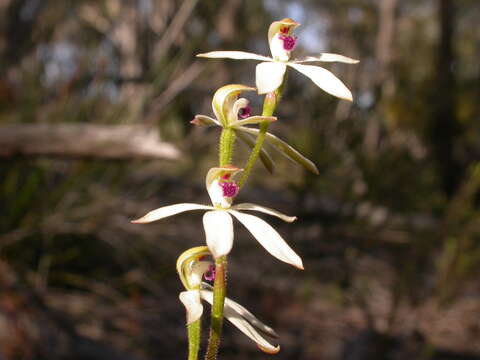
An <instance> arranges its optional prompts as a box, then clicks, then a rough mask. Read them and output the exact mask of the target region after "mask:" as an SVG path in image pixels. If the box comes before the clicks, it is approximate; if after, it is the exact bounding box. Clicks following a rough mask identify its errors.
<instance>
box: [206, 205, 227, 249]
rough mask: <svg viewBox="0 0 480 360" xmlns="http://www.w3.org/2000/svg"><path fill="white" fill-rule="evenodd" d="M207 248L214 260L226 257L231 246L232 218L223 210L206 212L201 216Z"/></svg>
mask: <svg viewBox="0 0 480 360" xmlns="http://www.w3.org/2000/svg"><path fill="white" fill-rule="evenodd" d="M203 227H204V229H205V235H206V237H207V246H208V248H209V249H210V252H211V253H212V255H213V256H214V257H215V258H218V257H220V256H223V255H227V254H228V253H229V252H230V250H232V246H233V221H232V217H231V216H230V215H229V214H228V213H227V212H226V211H223V210H214V211H208V212H206V213H205V215H203Z"/></svg>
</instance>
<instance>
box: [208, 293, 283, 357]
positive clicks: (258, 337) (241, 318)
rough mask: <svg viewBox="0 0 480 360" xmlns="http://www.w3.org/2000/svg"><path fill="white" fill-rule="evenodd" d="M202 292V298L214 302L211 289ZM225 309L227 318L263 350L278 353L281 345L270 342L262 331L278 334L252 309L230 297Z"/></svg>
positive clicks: (272, 334)
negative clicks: (253, 312) (255, 314)
mask: <svg viewBox="0 0 480 360" xmlns="http://www.w3.org/2000/svg"><path fill="white" fill-rule="evenodd" d="M200 294H201V297H202V299H204V300H205V301H207V302H208V303H210V304H212V303H213V293H212V292H211V291H209V290H201V291H200ZM224 309H225V310H224V314H225V317H226V318H227V320H228V321H230V322H231V323H232V324H233V325H235V326H236V327H237V328H238V329H239V330H240V331H241V332H242V333H244V334H245V335H246V336H248V337H249V338H250V339H251V340H253V341H254V342H255V343H256V344H257V346H258V347H259V348H260V349H261V350H262V351H264V352H266V353H269V354H276V353H278V352H279V351H280V346H279V345H277V346H274V345H272V344H270V342H269V341H268V340H267V339H265V337H264V336H262V334H260V332H263V333H264V334H266V335H269V336H271V337H278V335H277V334H276V333H275V331H274V330H273V329H272V328H270V327H269V326H267V325H265V324H264V323H262V322H261V321H260V320H258V319H257V318H256V317H255V316H254V315H253V314H252V313H251V312H250V311H248V310H247V309H245V308H244V307H243V306H242V305H240V304H238V303H236V302H235V301H233V300H231V299H229V298H226V299H225V308H224ZM259 331H260V332H259Z"/></svg>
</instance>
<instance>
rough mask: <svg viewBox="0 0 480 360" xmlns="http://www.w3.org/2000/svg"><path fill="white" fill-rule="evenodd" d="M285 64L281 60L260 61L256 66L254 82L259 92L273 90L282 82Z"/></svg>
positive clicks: (285, 68) (264, 92)
mask: <svg viewBox="0 0 480 360" xmlns="http://www.w3.org/2000/svg"><path fill="white" fill-rule="evenodd" d="M286 70H287V66H286V65H285V64H284V63H282V62H262V63H260V64H258V65H257V68H256V75H255V76H256V83H257V90H258V93H259V94H266V93H269V92H272V91H275V90H276V89H277V88H278V87H279V86H280V85H282V82H283V76H284V75H285V71H286Z"/></svg>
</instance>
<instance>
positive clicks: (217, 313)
mask: <svg viewBox="0 0 480 360" xmlns="http://www.w3.org/2000/svg"><path fill="white" fill-rule="evenodd" d="M226 285H227V257H226V256H221V257H219V258H217V259H215V282H214V284H213V304H212V316H211V320H210V338H209V340H208V348H207V352H206V354H205V360H216V359H217V354H218V348H219V347H220V339H221V337H222V325H223V306H224V303H225V294H226V289H227V286H226Z"/></svg>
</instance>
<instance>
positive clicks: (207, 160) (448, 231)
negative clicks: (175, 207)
mask: <svg viewBox="0 0 480 360" xmlns="http://www.w3.org/2000/svg"><path fill="white" fill-rule="evenodd" d="M286 16H288V17H292V18H294V19H295V20H296V21H298V22H300V23H301V24H302V26H301V27H300V28H299V29H298V32H297V35H298V36H299V42H298V44H299V45H298V46H297V49H296V50H295V54H296V55H297V56H298V57H301V55H302V54H314V53H316V52H317V53H318V52H338V53H341V54H345V55H347V56H350V57H354V58H358V59H360V60H361V62H360V64H358V65H356V66H347V65H342V64H338V65H334V64H332V65H328V66H327V67H328V68H329V69H331V70H332V71H334V72H335V74H338V76H339V77H340V78H341V79H342V80H344V82H345V83H346V84H347V86H348V87H349V88H350V89H351V90H352V92H353V94H354V97H355V101H354V102H353V103H352V104H350V103H348V102H345V101H338V100H337V99H335V98H333V97H331V96H328V95H326V94H325V93H322V92H321V91H319V90H318V88H317V87H316V86H314V85H312V84H310V83H309V82H308V81H307V80H306V79H305V78H304V77H302V76H301V75H299V74H296V73H294V72H290V73H289V78H288V84H287V90H286V94H285V96H284V98H283V100H282V103H281V104H280V107H279V108H278V114H277V115H278V117H279V121H277V122H276V123H275V124H274V125H272V128H271V130H272V132H273V133H276V134H278V135H280V136H281V137H282V138H284V139H286V140H288V141H289V142H290V143H291V144H292V145H294V146H295V147H296V148H297V149H299V150H300V151H301V152H302V153H303V154H305V155H307V156H308V157H309V158H311V159H312V160H313V161H314V162H315V163H316V164H317V166H318V168H319V170H320V176H314V175H311V174H308V173H306V172H304V171H303V170H302V169H300V168H298V167H296V166H295V165H294V164H291V163H288V161H287V160H285V159H282V158H275V162H276V165H277V170H276V174H275V175H273V176H271V175H269V174H268V173H267V172H266V171H265V170H264V169H262V168H261V166H260V165H259V166H258V169H257V172H256V176H255V177H254V178H253V179H252V181H251V183H249V184H247V186H246V187H245V190H243V191H242V193H241V194H240V198H241V199H243V200H251V199H252V198H254V199H255V201H256V202H258V203H261V204H264V205H266V206H271V207H273V208H279V209H282V210H284V211H285V212H286V213H289V214H295V215H297V216H298V217H299V218H300V220H299V221H298V223H297V226H296V228H295V229H293V228H292V227H288V226H284V225H280V224H279V226H281V230H280V231H281V232H282V234H285V236H286V238H287V239H289V241H290V242H291V243H292V246H293V247H294V248H295V249H296V250H298V251H299V253H301V254H302V255H303V257H304V258H305V268H306V271H305V272H304V273H302V274H298V273H294V272H293V271H292V272H290V270H289V269H286V268H285V267H284V266H282V265H281V264H278V263H276V262H275V261H274V260H270V259H266V258H265V259H264V257H263V255H264V254H263V252H262V250H261V249H258V248H257V247H256V244H254V243H253V242H252V241H250V239H249V237H248V236H247V234H245V233H243V232H242V231H239V232H238V235H237V237H238V241H236V243H235V247H234V250H233V253H232V256H231V258H232V260H231V271H230V276H229V279H230V280H229V291H231V295H232V296H231V297H232V298H238V300H239V301H240V302H241V303H242V304H244V305H245V306H246V307H247V308H251V309H252V310H254V312H255V313H258V314H259V316H260V318H262V319H263V320H266V321H268V322H269V323H271V324H273V325H274V326H275V328H276V329H278V330H279V333H280V335H281V342H282V346H283V350H282V352H281V353H280V354H279V355H277V357H278V358H279V359H320V358H321V359H340V358H343V359H364V358H369V359H373V358H375V356H373V355H372V356H370V357H366V355H365V354H368V351H373V352H376V356H377V358H379V359H380V358H382V359H384V358H388V359H390V358H392V359H393V358H394V356H397V358H398V356H400V358H405V357H407V356H410V357H412V358H421V356H422V358H429V357H430V358H435V356H438V357H439V358H440V357H441V356H447V357H443V359H447V358H452V359H453V358H455V356H460V354H461V353H466V352H476V353H477V354H479V353H480V344H479V342H478V337H479V325H478V320H477V319H478V312H479V311H480V305H479V304H480V302H479V301H478V300H479V296H480V286H479V285H480V283H479V282H478V276H477V273H478V271H477V269H478V266H479V265H480V237H479V236H480V224H479V221H478V215H479V201H478V199H479V186H480V170H479V169H480V167H479V166H480V164H479V163H478V162H479V157H480V147H479V144H480V105H479V104H480V103H479V101H478V99H479V98H480V67H479V63H478V59H477V58H478V55H479V54H480V33H479V32H478V30H477V28H478V19H479V18H480V3H479V2H478V0H477V1H476V0H462V1H454V0H436V1H430V2H424V1H414V0H403V1H400V0H381V1H372V0H341V1H340V0H324V1H289V2H286V1H270V0H265V1H263V2H262V1H254V0H249V1H239V0H225V1H200V0H183V1H174V0H160V1H154V0H101V1H91V0H75V1H59V0H58V1H57V0H3V1H1V0H0V137H1V136H2V135H1V126H3V125H7V124H9V125H12V124H15V125H18V126H19V127H20V126H22V125H24V124H46V123H48V124H52V125H55V124H65V123H73V124H87V123H88V124H104V125H112V126H114V125H120V124H139V125H145V126H152V127H154V129H155V130H156V131H158V132H159V134H160V136H161V137H162V139H164V140H165V141H169V142H171V143H173V144H175V145H176V146H177V147H178V148H179V149H180V151H181V152H182V156H181V158H180V159H178V160H177V161H168V160H148V161H147V160H138V159H134V158H132V159H131V160H125V159H123V160H108V161H107V160H100V159H95V158H90V159H78V158H72V157H70V156H69V155H68V151H67V150H68V149H66V153H65V156H63V157H45V156H42V157H18V156H17V157H15V156H5V157H3V155H2V158H1V159H2V160H1V162H0V251H1V253H0V310H1V313H0V358H5V359H17V358H22V359H43V358H45V359H46V358H48V359H52V358H69V359H70V358H71V359H90V358H92V359H96V358H102V359H134V358H136V357H139V358H140V357H144V358H155V357H160V358H181V357H183V356H184V355H185V348H186V346H185V345H186V342H185V333H184V328H183V325H184V313H183V309H182V307H181V304H180V303H179V302H178V301H177V294H178V292H179V291H180V290H181V285H180V284H178V283H177V277H176V275H175V270H174V264H175V260H176V256H178V254H180V253H181V252H182V251H183V250H184V249H185V248H186V247H187V246H193V245H194V244H195V245H198V244H202V243H203V242H204V239H203V234H201V233H200V231H201V226H200V225H201V219H200V217H199V215H196V214H193V215H185V216H182V217H178V218H175V220H166V221H164V222H160V223H158V224H154V225H149V226H139V225H136V226H135V225H131V224H130V223H129V220H130V219H132V218H135V217H137V216H138V215H141V214H143V213H144V212H145V211H146V210H148V209H151V208H155V207H158V206H160V205H164V204H167V203H174V202H185V201H191V202H198V201H204V202H207V201H208V199H207V198H208V197H207V194H206V193H205V191H204V189H203V184H202V182H203V178H204V174H205V172H206V170H207V169H208V168H209V167H211V165H212V164H213V163H214V161H216V160H215V159H216V152H217V149H216V145H215V141H216V136H218V133H217V129H203V128H202V129H200V128H194V127H192V126H191V125H190V124H189V121H190V120H191V119H192V118H193V116H194V114H197V113H202V114H211V108H210V102H211V96H212V94H213V92H214V91H215V90H216V89H217V88H218V87H220V86H222V85H225V84H227V83H244V84H246V85H252V84H254V70H255V64H254V63H252V62H238V61H233V60H231V61H230V60H204V59H197V58H195V54H196V53H200V52H208V51H211V50H220V49H221V50H241V49H244V50H246V51H252V52H256V53H264V54H268V48H267V40H266V30H267V28H268V25H269V23H270V22H271V21H273V20H276V19H279V18H283V17H286ZM250 99H251V100H252V103H253V107H254V111H253V112H254V113H258V112H259V111H260V104H261V102H260V100H259V99H258V98H256V97H255V96H254V95H252V96H251V97H250ZM238 146H239V147H240V146H241V145H238ZM239 150H240V152H242V151H241V150H242V148H240V149H239ZM101 151H102V150H101V149H100V150H99V152H101ZM0 154H2V150H1V149H0ZM244 154H246V151H245V152H244ZM244 160H245V159H244V158H242V157H239V158H238V159H236V161H237V162H238V163H237V164H236V165H238V166H242V164H243V161H244ZM229 296H230V295H229ZM366 329H367V330H368V331H367V330H366ZM226 331H227V334H226V335H227V337H226V340H225V344H224V352H223V356H224V357H225V358H226V359H245V358H249V359H255V358H260V357H261V356H262V355H261V354H259V353H257V351H256V349H254V348H253V346H251V344H248V343H247V342H245V343H244V342H243V339H241V338H240V337H237V336H236V335H238V334H237V333H236V332H235V330H231V329H229V328H228V325H227V329H226ZM362 331H363V332H362ZM358 333H360V335H357V334H358ZM366 349H367V350H366ZM372 349H373V350H372ZM362 351H363V353H362ZM362 354H364V355H362ZM387 354H390V355H387ZM392 354H393V355H392ZM420 354H421V355H420ZM362 356H363V357H362ZM389 356H390V357H389ZM448 356H450V357H448ZM478 356H480V355H477V357H474V355H472V357H471V358H472V359H474V358H478Z"/></svg>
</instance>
